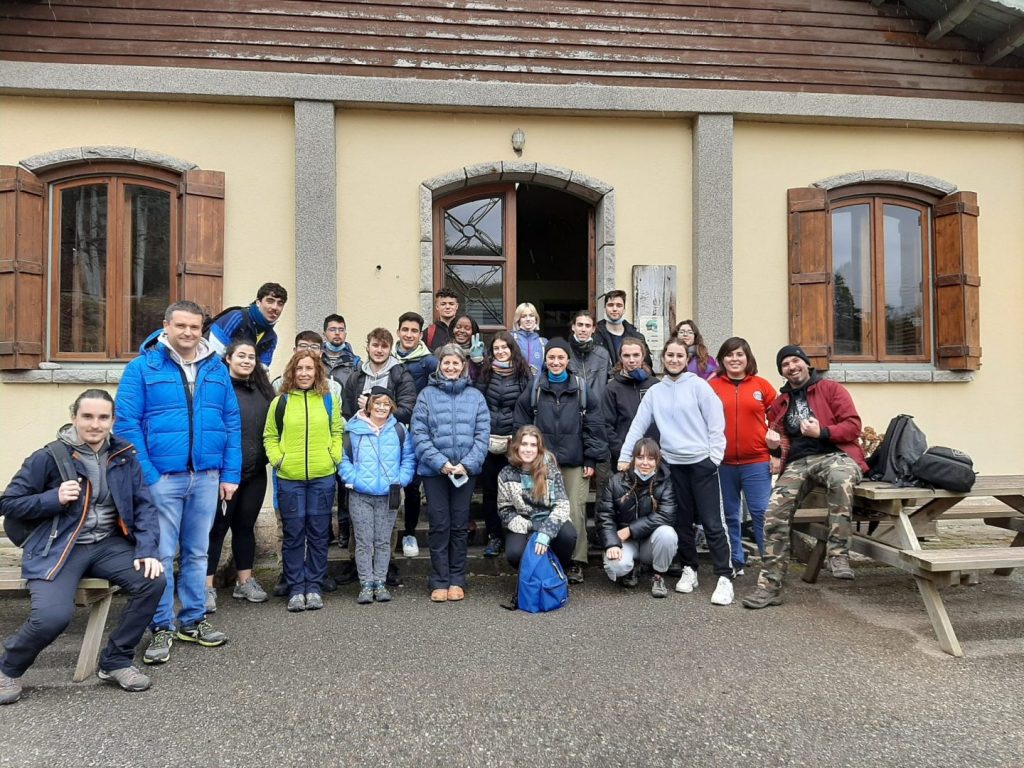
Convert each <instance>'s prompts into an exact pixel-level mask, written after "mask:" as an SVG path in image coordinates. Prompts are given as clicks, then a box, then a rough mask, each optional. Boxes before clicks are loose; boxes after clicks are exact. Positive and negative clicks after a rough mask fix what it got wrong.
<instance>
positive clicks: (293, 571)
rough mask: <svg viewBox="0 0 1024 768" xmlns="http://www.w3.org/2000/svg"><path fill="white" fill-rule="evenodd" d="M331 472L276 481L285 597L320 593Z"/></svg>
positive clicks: (330, 501) (324, 573)
mask: <svg viewBox="0 0 1024 768" xmlns="http://www.w3.org/2000/svg"><path fill="white" fill-rule="evenodd" d="M334 482H335V481H334V475H328V476H327V477H318V478H315V479H313V480H284V479H282V478H278V480H277V499H278V502H279V504H280V510H281V528H282V532H283V534H284V540H283V541H282V543H281V561H282V565H283V566H284V580H285V583H286V584H287V585H288V596H289V597H292V596H294V595H306V594H309V593H311V592H316V593H317V594H320V591H321V586H320V585H321V584H322V583H323V581H324V578H325V577H326V576H327V543H328V542H329V541H330V539H331V512H332V511H333V508H334V493H335V487H334Z"/></svg>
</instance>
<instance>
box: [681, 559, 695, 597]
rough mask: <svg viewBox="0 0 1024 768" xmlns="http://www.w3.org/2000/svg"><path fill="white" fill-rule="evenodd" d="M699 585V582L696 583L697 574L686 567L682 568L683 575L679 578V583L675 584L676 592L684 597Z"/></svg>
mask: <svg viewBox="0 0 1024 768" xmlns="http://www.w3.org/2000/svg"><path fill="white" fill-rule="evenodd" d="M699 583H700V582H698V581H697V572H696V571H695V570H693V568H691V567H690V566H688V565H687V566H686V567H684V568H683V573H682V575H681V576H680V577H679V582H678V583H677V584H676V592H682V593H683V594H684V595H688V594H690V593H691V592H693V588H694V587H696V586H697V585H698V584H699Z"/></svg>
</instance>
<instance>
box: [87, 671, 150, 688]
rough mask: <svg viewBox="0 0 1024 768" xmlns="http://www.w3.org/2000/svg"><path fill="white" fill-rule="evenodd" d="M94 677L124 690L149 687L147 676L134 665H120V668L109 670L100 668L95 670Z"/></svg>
mask: <svg viewBox="0 0 1024 768" xmlns="http://www.w3.org/2000/svg"><path fill="white" fill-rule="evenodd" d="M96 677H98V678H99V679H100V680H105V681H106V682H108V683H114V684H115V685H119V686H121V690H124V691H144V690H146V689H147V688H149V678H148V677H146V676H145V675H144V674H142V673H141V672H140V671H139V670H138V669H137V668H136V667H121V669H112V670H110V671H109V672H108V671H107V670H105V669H100V670H98V671H97V672H96Z"/></svg>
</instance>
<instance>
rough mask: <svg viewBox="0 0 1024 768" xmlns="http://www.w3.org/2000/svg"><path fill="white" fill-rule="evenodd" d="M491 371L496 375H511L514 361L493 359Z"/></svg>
mask: <svg viewBox="0 0 1024 768" xmlns="http://www.w3.org/2000/svg"><path fill="white" fill-rule="evenodd" d="M491 371H492V372H493V373H494V375H495V376H511V375H512V363H511V362H508V363H502V362H499V361H497V360H491Z"/></svg>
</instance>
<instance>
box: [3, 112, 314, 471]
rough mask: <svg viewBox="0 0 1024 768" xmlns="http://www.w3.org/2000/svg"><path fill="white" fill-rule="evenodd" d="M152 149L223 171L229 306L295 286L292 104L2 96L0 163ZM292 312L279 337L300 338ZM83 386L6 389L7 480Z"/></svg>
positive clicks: (49, 433) (60, 418)
mask: <svg viewBox="0 0 1024 768" xmlns="http://www.w3.org/2000/svg"><path fill="white" fill-rule="evenodd" d="M95 145H118V146H130V147H137V148H141V149H147V150H151V151H155V152H162V153H164V154H168V155H172V156H174V157H177V158H179V159H181V160H185V161H188V162H191V163H195V164H196V165H198V166H199V167H200V168H204V169H209V170H217V171H224V172H225V175H226V194H225V218H226V221H227V231H226V234H225V254H224V260H225V269H224V302H225V305H226V306H228V305H231V304H244V303H247V302H248V301H251V300H252V298H253V297H254V296H255V292H256V288H257V287H258V286H259V285H260V284H261V283H263V282H266V281H268V280H274V281H276V282H280V283H282V284H283V285H285V286H286V287H288V288H291V287H293V286H294V284H295V246H294V221H295V216H294V210H295V205H294V199H295V178H294V177H295V171H294V168H295V155H294V121H293V117H292V111H291V109H290V108H288V107H251V106H228V105H214V104H186V103H181V102H176V103H162V102H141V101H139V102H132V101H100V100H95V99H89V100H79V99H30V98H12V97H0V164H5V165H16V164H17V163H18V162H19V161H20V160H22V159H25V158H28V157H31V156H32V155H36V154H40V153H44V152H52V151H54V150H58V149H63V148H67V147H80V146H95ZM292 318H293V315H292V314H290V313H288V312H287V310H286V312H285V316H284V318H283V319H282V322H281V326H282V327H281V333H282V334H283V335H284V336H285V337H288V336H291V335H293V334H294V320H293V319H292ZM84 386H85V385H53V384H46V385H32V384H0V404H2V412H3V415H4V419H5V422H6V424H7V429H8V434H9V435H13V434H16V435H18V439H17V440H5V441H3V442H2V443H0V483H3V484H5V483H6V481H7V478H9V477H10V476H11V475H12V474H13V473H14V471H15V470H16V469H17V467H18V466H19V464H20V462H21V460H22V459H23V458H24V456H25V455H26V454H27V452H28V451H30V450H33V449H35V448H37V447H39V446H40V445H42V444H43V443H44V442H46V441H48V440H51V439H52V435H53V433H54V431H55V429H56V427H57V426H58V425H59V424H61V423H63V422H64V421H66V420H67V405H68V404H69V403H70V401H71V400H73V399H74V397H75V396H76V395H77V394H78V392H80V391H81V390H82V389H83V388H84Z"/></svg>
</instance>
